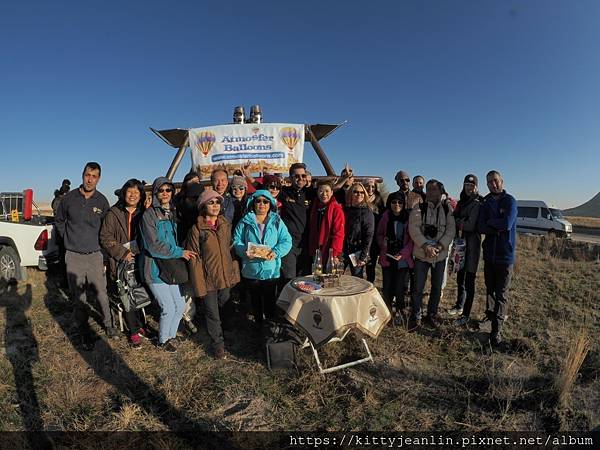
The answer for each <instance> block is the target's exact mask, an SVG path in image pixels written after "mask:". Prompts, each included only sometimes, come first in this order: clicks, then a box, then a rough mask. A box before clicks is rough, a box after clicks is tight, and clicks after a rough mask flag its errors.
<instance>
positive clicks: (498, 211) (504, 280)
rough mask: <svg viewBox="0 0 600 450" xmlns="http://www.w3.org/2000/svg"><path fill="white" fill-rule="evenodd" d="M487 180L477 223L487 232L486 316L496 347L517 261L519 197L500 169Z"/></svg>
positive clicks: (490, 174)
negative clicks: (509, 188)
mask: <svg viewBox="0 0 600 450" xmlns="http://www.w3.org/2000/svg"><path fill="white" fill-rule="evenodd" d="M486 180H487V185H488V189H489V190H490V193H489V194H488V195H487V196H486V197H485V199H484V202H483V204H482V205H481V207H480V209H479V219H478V227H479V231H480V232H481V233H482V234H485V240H484V241H483V261H484V276H485V286H486V292H487V297H486V298H487V299H486V311H485V315H486V319H485V320H489V321H490V322H491V325H492V330H491V333H490V344H491V345H492V346H494V347H497V346H499V345H500V343H501V342H502V337H501V331H502V324H503V322H504V320H505V319H506V313H507V306H508V289H509V286H510V280H511V276H512V273H513V265H514V262H515V248H516V234H517V230H516V226H517V201H516V200H515V198H514V197H513V196H512V195H510V194H508V193H507V192H506V191H505V190H504V180H503V179H502V175H500V172H497V171H495V170H492V171H490V172H488V174H487V176H486Z"/></svg>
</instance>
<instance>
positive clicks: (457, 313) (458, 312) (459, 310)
mask: <svg viewBox="0 0 600 450" xmlns="http://www.w3.org/2000/svg"><path fill="white" fill-rule="evenodd" d="M462 312H463V309H462V308H457V307H456V306H455V307H454V308H452V309H449V310H448V315H449V316H460V315H461V314H462Z"/></svg>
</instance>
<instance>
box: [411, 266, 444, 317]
mask: <svg viewBox="0 0 600 450" xmlns="http://www.w3.org/2000/svg"><path fill="white" fill-rule="evenodd" d="M445 269H446V264H445V262H444V261H438V262H437V263H428V262H425V261H421V260H420V259H415V269H414V270H415V285H414V286H413V292H412V312H411V319H413V320H417V319H419V320H420V319H421V307H422V305H423V291H424V290H425V282H426V281H427V273H428V272H429V271H430V270H431V290H430V292H429V302H428V303H427V315H428V316H429V317H435V316H436V315H437V313H438V307H439V305H440V297H441V293H442V282H443V281H444V271H445Z"/></svg>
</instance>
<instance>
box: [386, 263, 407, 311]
mask: <svg viewBox="0 0 600 450" xmlns="http://www.w3.org/2000/svg"><path fill="white" fill-rule="evenodd" d="M392 266H393V267H383V268H382V270H381V271H382V275H383V299H384V300H385V303H386V305H387V306H388V308H389V309H390V312H391V310H392V306H396V310H397V311H401V310H403V309H404V308H405V307H406V304H405V302H404V294H405V292H406V279H407V278H408V277H409V268H408V267H406V268H404V269H398V267H396V264H395V263H392ZM394 300H395V301H394Z"/></svg>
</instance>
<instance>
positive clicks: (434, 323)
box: [423, 316, 441, 329]
mask: <svg viewBox="0 0 600 450" xmlns="http://www.w3.org/2000/svg"><path fill="white" fill-rule="evenodd" d="M423 322H425V325H427V326H428V327H429V328H433V329H436V328H439V327H440V325H441V322H440V319H438V318H437V316H427V317H425V319H423Z"/></svg>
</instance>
